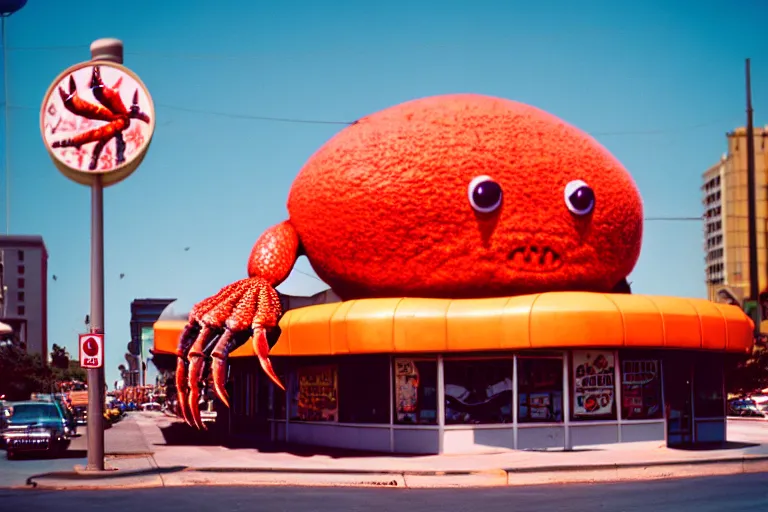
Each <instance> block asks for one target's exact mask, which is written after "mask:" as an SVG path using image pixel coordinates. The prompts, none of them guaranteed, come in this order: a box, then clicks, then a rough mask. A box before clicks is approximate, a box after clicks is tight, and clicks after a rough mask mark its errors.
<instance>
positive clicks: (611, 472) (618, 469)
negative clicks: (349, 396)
mask: <svg viewBox="0 0 768 512" xmlns="http://www.w3.org/2000/svg"><path fill="white" fill-rule="evenodd" d="M762 472H768V456H752V457H750V456H745V457H731V458H725V459H705V460H693V461H664V462H652V463H650V462H649V463H642V462H640V463H629V464H600V465H593V466H583V465H582V466H549V467H533V468H508V469H496V470H486V471H471V470H470V471H460V470H449V471H387V470H342V469H325V468H307V469H295V468H292V469H291V468H189V467H176V468H159V469H154V470H152V471H127V472H125V473H122V474H120V473H117V472H106V473H103V474H87V473H84V472H77V471H62V472H56V473H48V474H44V475H35V476H32V477H29V478H28V479H27V486H28V487H27V488H30V487H31V488H34V489H50V490H54V489H55V490H67V489H70V490H71V489H79V490H85V489H101V490H109V489H130V488H148V487H186V486H192V485H195V486H199V485H209V486H295V485H299V486H326V487H327V486H346V487H387V488H450V487H505V486H523V485H546V484H567V483H608V482H624V481H643V480H657V479H669V478H694V477H705V476H717V475H733V474H747V473H762ZM212 475H217V476H218V475H227V476H226V478H216V477H214V478H211V476H212Z"/></svg>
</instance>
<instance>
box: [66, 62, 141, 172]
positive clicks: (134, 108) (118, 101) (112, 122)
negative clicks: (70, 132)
mask: <svg viewBox="0 0 768 512" xmlns="http://www.w3.org/2000/svg"><path fill="white" fill-rule="evenodd" d="M121 81H122V78H121V79H118V81H117V83H115V85H114V86H112V87H107V86H106V85H104V81H103V80H102V79H101V71H100V69H99V66H93V73H92V75H91V91H92V92H93V97H94V98H96V100H97V101H98V102H99V103H101V105H95V104H93V103H91V102H89V101H87V100H84V99H83V98H81V97H80V95H79V94H78V93H77V84H76V83H75V79H74V77H73V76H72V75H69V92H66V91H65V90H64V89H62V88H61V87H59V95H60V96H61V100H62V101H63V102H64V107H65V108H66V109H67V110H69V111H70V112H72V113H73V114H75V115H76V116H80V117H84V118H86V119H90V120H93V121H106V122H107V124H105V125H102V126H100V127H98V128H94V129H93V130H88V131H87V132H83V133H80V134H78V135H75V136H74V137H71V138H67V139H64V140H59V141H55V142H54V143H53V144H52V146H53V147H54V148H68V147H73V148H76V149H79V148H80V147H81V146H83V145H85V144H89V143H91V142H95V143H96V145H95V146H94V147H93V151H92V152H91V163H90V164H89V165H88V170H90V171H94V170H96V167H97V165H98V163H99V156H101V152H102V151H103V150H104V147H105V146H106V145H107V143H109V141H111V140H112V139H115V149H116V158H115V162H116V164H117V165H120V164H122V163H123V162H125V139H124V138H123V132H124V131H125V130H127V129H128V127H129V126H131V120H132V119H138V120H140V121H143V122H145V123H149V122H150V119H149V116H148V115H147V114H146V113H144V112H142V111H141V109H140V108H139V90H138V89H136V91H135V92H134V93H133V99H132V104H131V106H130V108H128V107H126V106H125V103H123V100H122V98H121V97H120V92H119V88H120V82H121Z"/></svg>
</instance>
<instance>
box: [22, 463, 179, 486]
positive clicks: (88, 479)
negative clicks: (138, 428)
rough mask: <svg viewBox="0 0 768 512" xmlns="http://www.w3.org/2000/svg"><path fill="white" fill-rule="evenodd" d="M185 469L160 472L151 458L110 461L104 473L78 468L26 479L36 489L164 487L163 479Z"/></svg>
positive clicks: (174, 468) (28, 484) (167, 469)
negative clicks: (169, 474)
mask: <svg viewBox="0 0 768 512" xmlns="http://www.w3.org/2000/svg"><path fill="white" fill-rule="evenodd" d="M184 469H186V468H185V467H181V466H179V467H167V468H158V467H157V466H156V465H155V464H154V463H153V461H152V460H151V458H150V457H131V458H125V459H123V458H119V459H110V460H109V461H108V464H106V465H105V470H104V471H92V470H88V469H87V468H85V467H83V466H75V467H74V468H73V469H72V470H71V471H58V472H51V473H44V474H40V475H34V476H31V477H29V478H28V479H27V486H28V487H30V488H33V489H56V490H70V489H71V490H74V489H77V490H86V489H129V488H144V487H162V486H163V475H164V474H167V473H173V472H176V471H183V470H184Z"/></svg>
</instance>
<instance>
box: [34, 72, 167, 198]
mask: <svg viewBox="0 0 768 512" xmlns="http://www.w3.org/2000/svg"><path fill="white" fill-rule="evenodd" d="M41 114H42V115H41V128H42V132H43V139H44V141H45V144H46V147H47V149H48V151H49V153H50V154H51V157H52V158H53V160H54V162H55V163H56V164H57V165H56V166H57V167H58V168H59V169H60V170H61V171H62V172H63V173H64V174H65V175H67V176H69V177H72V178H73V179H75V181H79V182H81V183H84V182H87V181H88V180H89V179H90V178H91V176H87V175H88V174H91V175H103V176H106V175H113V174H114V175H116V176H114V177H112V178H111V179H109V180H108V182H107V183H105V184H111V183H114V182H116V181H120V180H121V179H123V178H124V177H125V176H127V175H128V174H130V173H131V172H133V170H135V168H136V167H137V166H138V164H139V163H140V162H141V160H143V158H144V154H145V153H146V150H147V148H148V146H149V143H150V140H151V138H152V135H153V132H154V127H155V119H154V117H155V116H154V108H153V105H152V100H151V97H150V95H149V93H148V91H147V88H146V87H145V86H144V84H143V83H142V82H141V80H140V79H139V78H138V77H137V76H136V75H134V74H133V73H132V72H131V71H129V70H128V69H127V68H125V67H123V66H121V65H118V64H114V63H111V62H87V63H82V64H78V65H76V66H73V67H72V68H70V69H68V70H66V71H64V73H62V74H61V75H60V76H59V78H57V79H56V80H55V81H54V83H53V85H52V86H51V88H50V89H49V91H48V94H46V97H45V100H44V102H43V108H42V112H41ZM73 175H75V176H73Z"/></svg>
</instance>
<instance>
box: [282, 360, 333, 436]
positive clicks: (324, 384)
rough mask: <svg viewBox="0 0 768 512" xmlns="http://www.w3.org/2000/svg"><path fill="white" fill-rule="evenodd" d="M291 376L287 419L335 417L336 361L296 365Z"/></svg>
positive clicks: (322, 419)
mask: <svg viewBox="0 0 768 512" xmlns="http://www.w3.org/2000/svg"><path fill="white" fill-rule="evenodd" d="M291 377H292V382H291V384H292V385H291V392H292V396H291V420H298V421H332V422H335V421H339V391H338V367H337V366H336V365H323V366H308V367H304V368H299V369H298V370H296V371H295V372H293V373H292V374H291Z"/></svg>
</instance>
